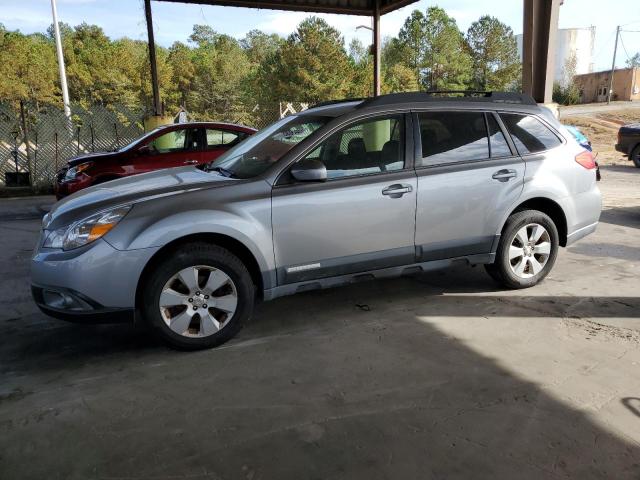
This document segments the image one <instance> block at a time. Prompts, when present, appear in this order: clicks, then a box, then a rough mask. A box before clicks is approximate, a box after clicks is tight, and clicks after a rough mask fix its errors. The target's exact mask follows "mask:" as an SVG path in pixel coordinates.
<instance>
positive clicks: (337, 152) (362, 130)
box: [306, 115, 404, 179]
mask: <svg viewBox="0 0 640 480" xmlns="http://www.w3.org/2000/svg"><path fill="white" fill-rule="evenodd" d="M403 140H404V115H392V116H388V117H383V118H376V119H373V120H365V121H361V122H358V123H355V124H352V125H350V126H348V127H346V128H345V129H343V130H340V131H338V132H336V133H334V134H332V135H331V136H330V137H329V138H327V139H326V140H324V141H323V142H322V143H321V144H320V145H319V146H318V147H317V148H315V149H314V150H313V151H312V152H311V153H309V154H308V155H307V157H306V158H314V159H318V160H320V161H322V162H323V163H324V165H325V166H326V167H327V178H328V179H332V178H342V177H352V176H355V175H368V174H375V173H382V172H391V171H395V170H402V169H403V168H404V150H403V144H404V141H403Z"/></svg>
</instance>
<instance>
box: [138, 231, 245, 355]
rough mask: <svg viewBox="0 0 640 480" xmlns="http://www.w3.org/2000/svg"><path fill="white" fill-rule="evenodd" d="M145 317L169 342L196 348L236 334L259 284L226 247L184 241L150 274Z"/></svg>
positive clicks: (143, 308) (174, 345) (206, 346)
mask: <svg viewBox="0 0 640 480" xmlns="http://www.w3.org/2000/svg"><path fill="white" fill-rule="evenodd" d="M143 296H144V297H143V301H142V313H143V316H144V319H145V321H146V322H147V323H148V324H149V325H150V326H151V327H152V328H153V329H154V330H155V331H156V332H157V333H158V334H159V336H160V337H161V338H162V339H163V340H164V341H165V342H167V343H168V344H169V345H171V346H173V347H176V348H179V349H184V350H198V349H203V348H211V347H215V346H217V345H220V344H222V343H224V342H226V341H227V340H229V339H230V338H232V337H233V336H234V335H235V334H236V333H237V332H238V331H239V330H240V328H241V327H242V324H243V323H244V322H245V321H246V320H247V319H248V318H249V317H250V316H251V313H252V311H253V305H254V300H255V287H254V285H253V282H252V280H251V276H250V274H249V272H248V271H247V268H246V267H245V265H244V264H243V263H242V262H241V261H240V260H239V259H238V258H237V257H236V256H235V255H233V254H232V253H231V252H229V251H228V250H226V249H224V248H221V247H218V246H216V245H210V244H205V243H193V244H189V245H185V246H183V247H181V248H180V249H179V250H178V251H177V252H175V253H173V254H171V255H169V256H168V258H167V259H166V260H165V261H164V262H162V263H160V264H159V265H158V266H157V267H156V269H155V270H154V271H153V272H152V273H151V274H150V275H149V277H148V281H147V282H146V285H145V286H144V290H143Z"/></svg>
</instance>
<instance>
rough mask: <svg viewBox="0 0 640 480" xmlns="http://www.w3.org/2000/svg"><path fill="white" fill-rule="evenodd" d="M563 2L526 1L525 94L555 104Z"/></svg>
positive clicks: (545, 0)
mask: <svg viewBox="0 0 640 480" xmlns="http://www.w3.org/2000/svg"><path fill="white" fill-rule="evenodd" d="M561 4H562V0H524V25H523V36H522V37H523V38H522V91H523V92H524V93H528V94H529V95H531V96H532V97H533V98H534V99H535V100H536V102H538V103H551V102H552V94H553V74H554V67H555V49H556V37H557V32H558V13H559V10H560V5H561Z"/></svg>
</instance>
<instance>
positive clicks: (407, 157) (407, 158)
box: [273, 108, 413, 188]
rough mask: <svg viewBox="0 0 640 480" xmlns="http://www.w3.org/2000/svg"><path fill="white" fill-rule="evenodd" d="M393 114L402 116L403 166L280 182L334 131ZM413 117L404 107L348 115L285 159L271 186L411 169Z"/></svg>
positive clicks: (387, 173)
mask: <svg viewBox="0 0 640 480" xmlns="http://www.w3.org/2000/svg"><path fill="white" fill-rule="evenodd" d="M394 115H402V116H403V121H404V129H405V132H404V142H405V146H404V168H401V169H398V170H391V171H388V172H387V171H385V172H377V173H363V174H359V175H349V176H345V177H337V178H327V180H326V181H324V182H292V183H280V182H281V180H282V178H283V177H284V176H285V175H286V173H287V172H288V171H289V170H290V169H291V167H292V166H293V165H294V164H296V163H297V162H299V161H300V160H302V159H303V158H305V157H306V156H307V155H308V154H310V153H311V152H313V151H314V150H315V149H316V148H318V146H320V144H322V143H323V142H324V141H325V140H327V139H328V138H329V137H330V136H331V135H333V134H334V133H336V132H338V131H340V130H344V129H346V128H348V127H349V126H351V125H354V124H356V123H361V122H362V121H366V120H367V119H370V118H379V117H391V116H394ZM412 120H413V119H412V118H411V112H410V110H408V109H406V108H402V109H397V110H396V109H394V110H388V111H386V112H364V113H363V114H362V115H358V116H354V117H350V118H348V119H346V120H344V121H343V122H340V123H338V124H336V125H334V126H333V127H332V128H331V129H330V130H327V132H326V133H323V134H322V136H321V137H320V138H318V139H317V140H316V141H315V142H314V143H313V144H311V146H309V147H307V148H305V149H304V150H303V151H302V152H301V153H300V154H298V155H296V157H295V158H294V159H293V160H291V161H287V164H286V166H284V167H283V168H282V170H281V171H280V172H279V173H278V174H277V176H276V180H275V182H274V183H273V188H282V187H289V186H292V185H297V186H300V185H304V184H316V183H323V184H326V183H328V182H334V181H337V180H338V181H339V180H347V179H352V178H362V177H380V176H382V175H389V174H396V173H398V172H406V171H411V170H413V157H412V155H411V154H410V153H409V152H410V148H411V149H412V150H413V145H412V144H413V135H412V133H411V132H412V130H413V121H412ZM409 142H410V143H411V145H409Z"/></svg>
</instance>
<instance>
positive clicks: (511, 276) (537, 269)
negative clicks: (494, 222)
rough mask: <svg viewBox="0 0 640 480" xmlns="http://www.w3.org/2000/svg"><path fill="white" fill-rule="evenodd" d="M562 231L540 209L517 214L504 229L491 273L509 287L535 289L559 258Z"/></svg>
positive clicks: (489, 269)
mask: <svg viewBox="0 0 640 480" xmlns="http://www.w3.org/2000/svg"><path fill="white" fill-rule="evenodd" d="M558 247H559V244H558V229H557V228H556V225H555V224H554V223H553V220H551V218H550V217H549V216H548V215H546V214H544V213H542V212H539V211H537V210H524V211H520V212H516V213H514V214H513V215H511V216H510V217H509V219H508V220H507V223H506V225H505V227H504V229H503V232H502V236H501V237H500V243H499V244H498V251H497V252H496V259H495V262H494V263H492V264H490V265H486V266H485V268H486V270H487V273H489V275H490V276H491V277H492V278H493V279H494V280H496V281H498V282H499V283H501V284H502V285H504V286H506V287H508V288H514V289H516V288H527V287H532V286H534V285H536V284H537V283H539V282H540V281H542V279H544V278H545V277H546V276H547V275H548V274H549V272H550V271H551V269H552V268H553V264H554V263H555V261H556V257H557V255H558Z"/></svg>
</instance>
